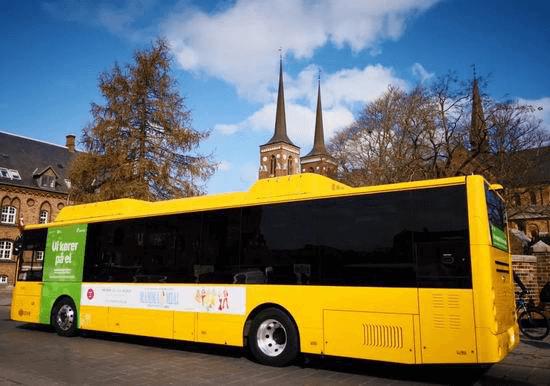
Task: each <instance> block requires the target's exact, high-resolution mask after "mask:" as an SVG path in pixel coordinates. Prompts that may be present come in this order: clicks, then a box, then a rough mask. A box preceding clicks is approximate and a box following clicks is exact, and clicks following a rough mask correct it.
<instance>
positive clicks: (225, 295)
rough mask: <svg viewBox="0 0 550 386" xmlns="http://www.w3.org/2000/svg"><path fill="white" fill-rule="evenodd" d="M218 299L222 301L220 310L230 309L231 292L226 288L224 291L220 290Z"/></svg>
mask: <svg viewBox="0 0 550 386" xmlns="http://www.w3.org/2000/svg"><path fill="white" fill-rule="evenodd" d="M218 299H219V301H220V306H219V307H218V310H220V311H223V310H224V309H226V308H227V309H229V300H228V299H229V292H227V289H225V288H224V290H223V291H220V292H219V294H218Z"/></svg>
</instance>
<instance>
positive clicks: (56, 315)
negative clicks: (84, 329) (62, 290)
mask: <svg viewBox="0 0 550 386" xmlns="http://www.w3.org/2000/svg"><path fill="white" fill-rule="evenodd" d="M52 324H53V327H54V328H55V331H56V332H57V334H58V335H60V336H75V335H76V334H77V325H78V323H77V313H76V306H75V304H74V302H73V300H72V299H71V298H68V297H65V298H62V299H61V300H59V301H58V302H57V303H56V304H55V306H54V307H53V310H52Z"/></svg>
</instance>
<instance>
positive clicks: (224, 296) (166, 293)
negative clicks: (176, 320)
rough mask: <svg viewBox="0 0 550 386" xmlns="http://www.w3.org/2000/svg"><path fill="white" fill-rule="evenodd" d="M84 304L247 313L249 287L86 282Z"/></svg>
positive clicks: (81, 302) (83, 291) (83, 292)
mask: <svg viewBox="0 0 550 386" xmlns="http://www.w3.org/2000/svg"><path fill="white" fill-rule="evenodd" d="M80 304H81V305H83V306H101V307H122V308H134V309H136V308H137V309H155V310H168V311H190V312H208V313H215V314H235V315H244V314H245V311H246V289H245V288H244V287H223V286H169V285H113V284H83V285H82V294H81V298H80Z"/></svg>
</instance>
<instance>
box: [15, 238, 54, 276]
mask: <svg viewBox="0 0 550 386" xmlns="http://www.w3.org/2000/svg"><path fill="white" fill-rule="evenodd" d="M46 235H47V229H37V230H30V231H26V232H25V233H24V234H23V236H22V240H21V242H22V248H21V252H20V253H21V254H20V255H19V273H18V274H17V280H18V281H42V272H43V269H44V251H45V249H46Z"/></svg>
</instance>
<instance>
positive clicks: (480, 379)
mask: <svg viewBox="0 0 550 386" xmlns="http://www.w3.org/2000/svg"><path fill="white" fill-rule="evenodd" d="M17 328H19V329H23V330H31V331H42V332H44V333H52V334H54V333H55V330H54V329H53V328H52V327H50V326H46V325H35V324H23V325H19V326H18V327H17ZM80 337H81V338H84V339H98V340H104V341H110V342H120V343H126V344H132V345H139V346H147V347H155V348H162V349H166V350H177V351H186V352H192V353H200V354H209V355H216V356H220V357H228V358H240V357H245V358H248V359H249V360H251V361H253V359H252V358H251V356H250V354H249V352H248V350H246V349H243V348H239V347H231V346H222V345H213V344H205V343H194V342H185V341H175V340H168V339H159V338H149V337H141V336H134V335H124V334H113V333H104V332H95V331H81V332H80ZM60 339H65V338H61V337H60ZM525 343H526V344H532V345H534V346H536V347H542V348H549V347H550V344H548V343H545V342H538V341H526V342H525ZM294 366H298V367H300V368H302V369H312V370H325V371H332V372H336V373H343V374H354V375H364V376H368V377H376V378H379V379H380V380H381V381H382V382H387V383H391V381H394V380H395V381H405V382H407V381H410V382H419V383H423V384H439V385H441V384H442V385H472V386H474V385H475V386H478V385H487V386H493V385H495V386H496V385H499V386H512V385H514V386H522V385H524V386H528V385H530V384H529V383H525V382H518V380H512V379H510V380H507V379H502V378H494V377H492V376H491V375H489V374H486V373H487V371H488V370H489V369H490V366H479V365H403V364H395V363H386V362H377V361H367V360H358V359H349V358H340V357H325V356H319V355H304V356H301V357H300V358H299V359H297V360H296V363H294Z"/></svg>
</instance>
